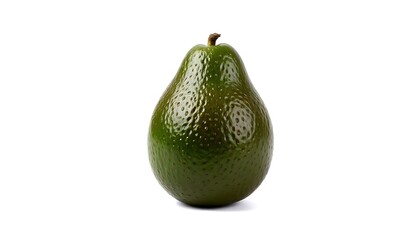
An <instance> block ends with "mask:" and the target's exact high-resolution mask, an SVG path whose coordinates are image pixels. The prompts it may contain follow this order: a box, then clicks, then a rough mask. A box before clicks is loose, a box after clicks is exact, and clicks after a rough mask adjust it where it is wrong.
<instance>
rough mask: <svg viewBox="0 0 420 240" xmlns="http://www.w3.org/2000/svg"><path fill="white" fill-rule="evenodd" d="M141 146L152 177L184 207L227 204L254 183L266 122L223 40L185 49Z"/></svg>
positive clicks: (265, 160) (265, 155)
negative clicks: (146, 155) (143, 144)
mask: <svg viewBox="0 0 420 240" xmlns="http://www.w3.org/2000/svg"><path fill="white" fill-rule="evenodd" d="M148 150H149V159H150V164H151V167H152V170H153V172H154V175H155V176H156V178H157V180H158V181H159V183H160V184H161V185H162V186H163V188H164V189H165V190H166V191H167V192H168V193H169V194H171V195H172V196H173V197H174V198H176V199H178V200H179V201H181V202H184V203H186V204H189V205H193V206H201V207H209V206H223V205H228V204H231V203H234V202H237V201H240V200H242V199H244V198H246V197H247V196H248V195H250V194H251V193H252V192H253V191H254V190H255V189H256V188H257V187H258V186H259V185H260V184H261V182H262V181H263V179H264V178H265V176H266V174H267V172H268V169H269V167H270V162H271V158H272V152H273V131H272V125H271V122H270V118H269V114H268V112H267V110H266V108H265V106H264V103H263V101H262V100H261V98H260V96H259V95H258V93H257V92H256V90H255V89H254V87H253V86H252V83H251V81H250V80H249V77H248V74H247V72H246V70H245V67H244V64H243V62H242V60H241V58H240V56H239V55H238V53H237V52H236V51H235V50H234V49H233V48H232V47H231V46H229V45H228V44H219V45H216V46H204V45H197V46H195V47H193V48H192V49H191V50H190V51H189V52H188V53H187V55H186V56H185V58H184V60H183V62H182V64H181V66H180V68H179V70H178V72H177V74H176V75H175V77H174V79H173V80H172V82H171V83H170V85H169V86H168V87H167V89H166V90H165V92H164V94H163V96H162V97H161V99H160V100H159V102H158V104H157V106H156V108H155V110H154V113H153V116H152V120H151V123H150V128H149V136H148Z"/></svg>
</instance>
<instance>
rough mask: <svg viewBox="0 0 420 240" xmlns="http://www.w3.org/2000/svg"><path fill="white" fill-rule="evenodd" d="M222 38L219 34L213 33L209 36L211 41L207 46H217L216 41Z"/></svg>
mask: <svg viewBox="0 0 420 240" xmlns="http://www.w3.org/2000/svg"><path fill="white" fill-rule="evenodd" d="M219 37H220V34H218V33H212V34H210V35H209V40H208V42H207V46H214V45H215V44H216V40H217V39H218V38H219Z"/></svg>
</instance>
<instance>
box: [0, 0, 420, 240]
mask: <svg viewBox="0 0 420 240" xmlns="http://www.w3.org/2000/svg"><path fill="white" fill-rule="evenodd" d="M419 5H420V4H419V3H418V1H373V0H363V1H358V0H353V1H299V0H298V1H272V2H269V1H262V0H260V1H255V2H247V1H219V0H208V1H143V2H142V1H94V0H83V1H77V0H73V1H7V0H6V1H1V3H0V239H2V240H9V239H43V240H44V239H54V240H56V239H60V240H61V239H244V238H246V239H404V240H407V239H420V127H419V126H420V83H419V82H420V7H419ZM213 32H218V33H221V34H222V37H221V38H220V39H219V41H218V42H219V43H222V42H224V43H229V44H230V45H232V46H233V47H234V48H235V49H236V50H237V51H238V52H239V54H240V55H241V57H242V59H243V61H244V62H245V66H246V68H247V71H248V73H249V75H250V77H251V80H252V82H253V84H254V86H255V87H256V89H257V90H258V91H259V93H260V95H261V97H262V98H263V100H264V101H265V103H266V106H267V108H268V109H269V112H270V114H271V119H272V122H273V126H274V134H275V150H274V155H273V161H272V165H271V169H270V172H269V174H268V175H267V178H266V179H265V181H264V183H263V184H262V185H261V186H260V188H259V189H258V190H257V191H256V192H254V194H252V195H251V196H250V197H248V198H247V199H245V200H243V201H241V202H239V203H237V204H234V205H232V206H229V207H226V208H221V209H213V210H200V209H194V208H190V207H186V206H184V205H182V204H180V203H178V202H177V201H176V200H175V199H173V198H172V197H170V196H169V195H168V194H166V192H165V191H164V190H163V189H162V188H161V187H160V186H159V184H158V183H157V181H156V180H155V178H154V176H153V174H152V172H151V169H150V166H149V162H148V156H147V141H146V140H147V130H148V124H149V120H150V117H151V115H152V112H153V108H154V106H155V104H156V103H157V101H158V99H159V97H160V96H161V94H162V93H163V91H164V89H165V88H166V86H167V85H168V84H169V82H170V81H171V80H172V78H173V76H174V75H175V72H176V71H177V69H178V67H179V65H180V63H181V60H182V58H183V57H184V56H185V54H186V52H187V51H188V50H189V49H190V48H191V47H193V46H194V45H196V44H205V43H206V41H207V36H208V34H210V33H213Z"/></svg>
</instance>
